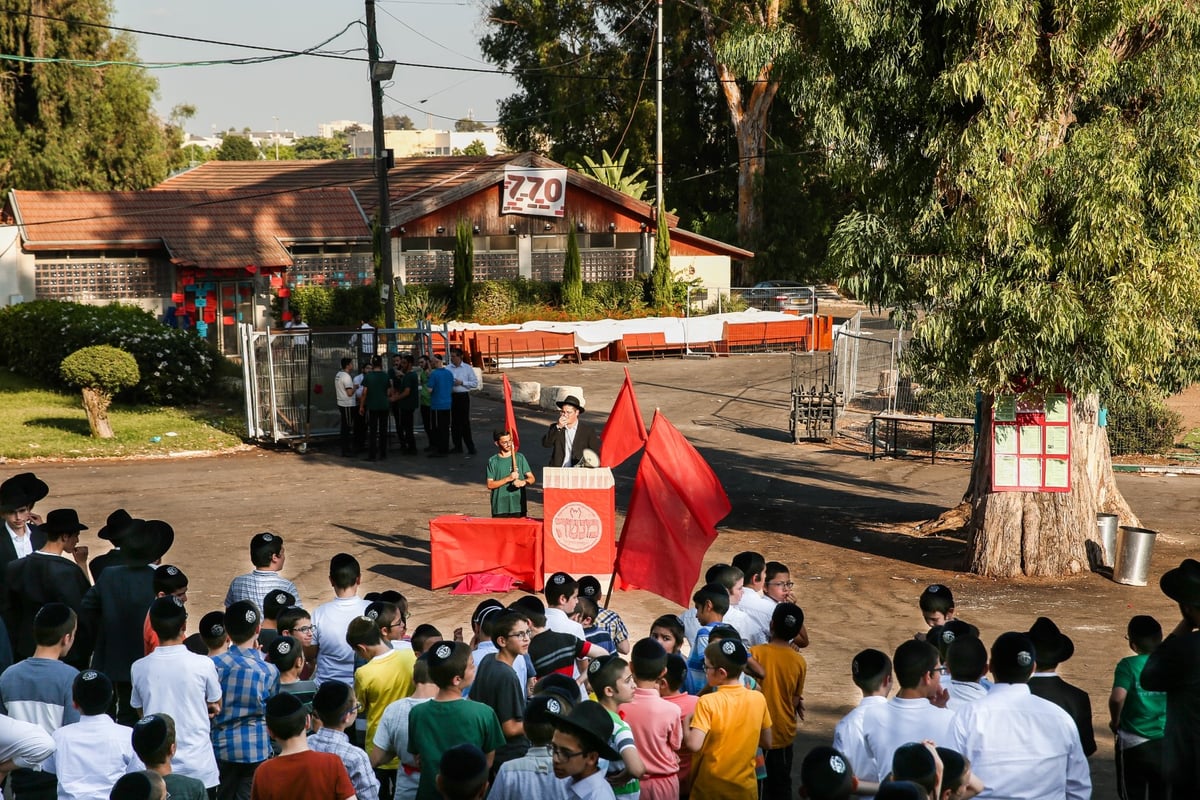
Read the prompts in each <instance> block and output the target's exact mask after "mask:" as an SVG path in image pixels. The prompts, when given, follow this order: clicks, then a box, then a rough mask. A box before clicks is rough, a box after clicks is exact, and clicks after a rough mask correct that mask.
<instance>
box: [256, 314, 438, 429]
mask: <svg viewBox="0 0 1200 800" xmlns="http://www.w3.org/2000/svg"><path fill="white" fill-rule="evenodd" d="M375 333H376V336H375V348H376V352H377V353H379V354H387V355H390V354H392V353H412V354H414V355H420V354H422V353H430V352H433V351H435V350H436V351H439V352H443V353H444V352H446V351H447V350H448V348H449V343H450V332H449V329H448V328H446V327H445V326H442V327H440V328H434V327H432V326H430V325H428V324H425V325H423V326H420V327H416V328H396V329H383V328H380V329H378V330H377V331H376V332H375ZM358 334H359V332H358V331H356V330H344V331H320V332H315V331H310V330H303V331H298V332H293V331H283V332H268V331H256V330H254V328H253V326H251V325H247V324H242V325H239V326H238V353H239V355H240V356H241V358H242V377H243V379H244V381H245V387H246V391H245V412H246V435H247V436H248V437H249V438H251V439H258V440H262V441H271V442H282V441H307V440H308V439H309V438H312V437H320V436H335V435H337V433H338V431H339V427H340V417H339V415H338V410H337V395H336V394H335V393H334V377H335V376H336V375H337V372H338V370H339V369H341V361H342V359H343V358H353V359H355V361H356V362H357V360H358V358H359V352H358V338H357V337H358Z"/></svg>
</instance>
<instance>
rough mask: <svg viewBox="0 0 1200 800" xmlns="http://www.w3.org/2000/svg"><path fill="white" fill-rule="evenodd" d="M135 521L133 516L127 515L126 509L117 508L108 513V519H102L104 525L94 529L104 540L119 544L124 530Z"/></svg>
mask: <svg viewBox="0 0 1200 800" xmlns="http://www.w3.org/2000/svg"><path fill="white" fill-rule="evenodd" d="M136 521H137V520H135V519H134V518H133V517H131V516H129V512H128V511H126V510H125V509H123V508H118V509H117V510H116V511H114V512H112V513H111V514H109V515H108V519H107V520H105V521H104V527H102V528H101V529H100V530H98V531H96V535H97V536H99V537H100V538H101V539H104V540H105V541H109V542H116V543H117V544H120V542H121V539H122V538H124V536H125V532H126V531H128V530H129V527H130V526H131V525H132V524H133V523H134V522H136Z"/></svg>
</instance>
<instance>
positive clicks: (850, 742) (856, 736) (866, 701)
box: [833, 695, 887, 780]
mask: <svg viewBox="0 0 1200 800" xmlns="http://www.w3.org/2000/svg"><path fill="white" fill-rule="evenodd" d="M885 703H887V698H886V697H882V696H880V695H871V696H869V697H864V698H863V699H862V701H860V702H859V704H858V705H857V706H856V707H855V708H854V710H852V711H851V712H850V713H849V714H847V715H846V716H844V717H842V718H841V720H839V721H838V724H837V725H836V726H835V727H834V729H833V746H834V748H835V749H837V750H838V751H839V752H840V753H841V754H842V755H844V756H845V757H846V759H847V760H848V761H849V762H850V768H851V769H852V770H854V774H855V775H856V776H857V777H859V778H861V779H862V780H870V777H869V776H871V775H878V774H879V766H878V765H877V764H876V763H875V759H874V758H872V757H871V754H870V753H868V752H867V741H866V738H865V737H864V736H863V715H864V714H866V712H867V709H869V708H871V707H872V706H881V705H884V704H885Z"/></svg>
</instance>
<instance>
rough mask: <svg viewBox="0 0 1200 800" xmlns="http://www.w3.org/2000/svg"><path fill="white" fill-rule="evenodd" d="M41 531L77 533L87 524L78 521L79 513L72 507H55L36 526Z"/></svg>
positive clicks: (85, 527)
mask: <svg viewBox="0 0 1200 800" xmlns="http://www.w3.org/2000/svg"><path fill="white" fill-rule="evenodd" d="M38 527H39V528H40V529H41V531H42V533H56V534H64V533H79V532H80V531H86V530H87V529H88V526H87V525H84V524H83V523H82V522H80V521H79V514H77V513H75V509H73V508H56V509H54V510H53V511H51V512H50V513H49V514H47V515H46V521H45V522H44V523H42V524H41V525H39V526H38Z"/></svg>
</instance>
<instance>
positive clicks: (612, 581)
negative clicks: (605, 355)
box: [604, 367, 658, 608]
mask: <svg viewBox="0 0 1200 800" xmlns="http://www.w3.org/2000/svg"><path fill="white" fill-rule="evenodd" d="M625 377H626V378H628V377H629V368H628V367H626V368H625ZM657 420H658V406H655V407H654V417H653V418H652V419H651V420H650V431H649V432H647V434H646V438H647V440H649V438H650V433H653V432H654V423H655V422H656V421H657ZM645 455H646V454H645V452H643V453H642V457H643V459H644V458H645ZM642 463H643V462H642V461H639V462H638V472H641V471H642ZM637 487H638V482H637V477H636V476H634V479H633V491H635V492H636V491H637ZM632 506H633V495H632V494H631V495H630V497H629V507H632ZM627 509H628V507H627ZM625 522H626V524H627V523H628V522H629V516H628V515H626V517H625ZM624 546H625V525H622V526H621V538H620V539H618V540H617V552H616V555H614V556H613V569H612V578H611V579H610V580H609V582H608V592H607V593H606V594H605V595H604V607H605V608H608V604H609V602H610V601H611V600H612V593H613V586H614V585H615V584H616V582H617V564H619V563H621V551H622V549H623V548H624Z"/></svg>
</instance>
